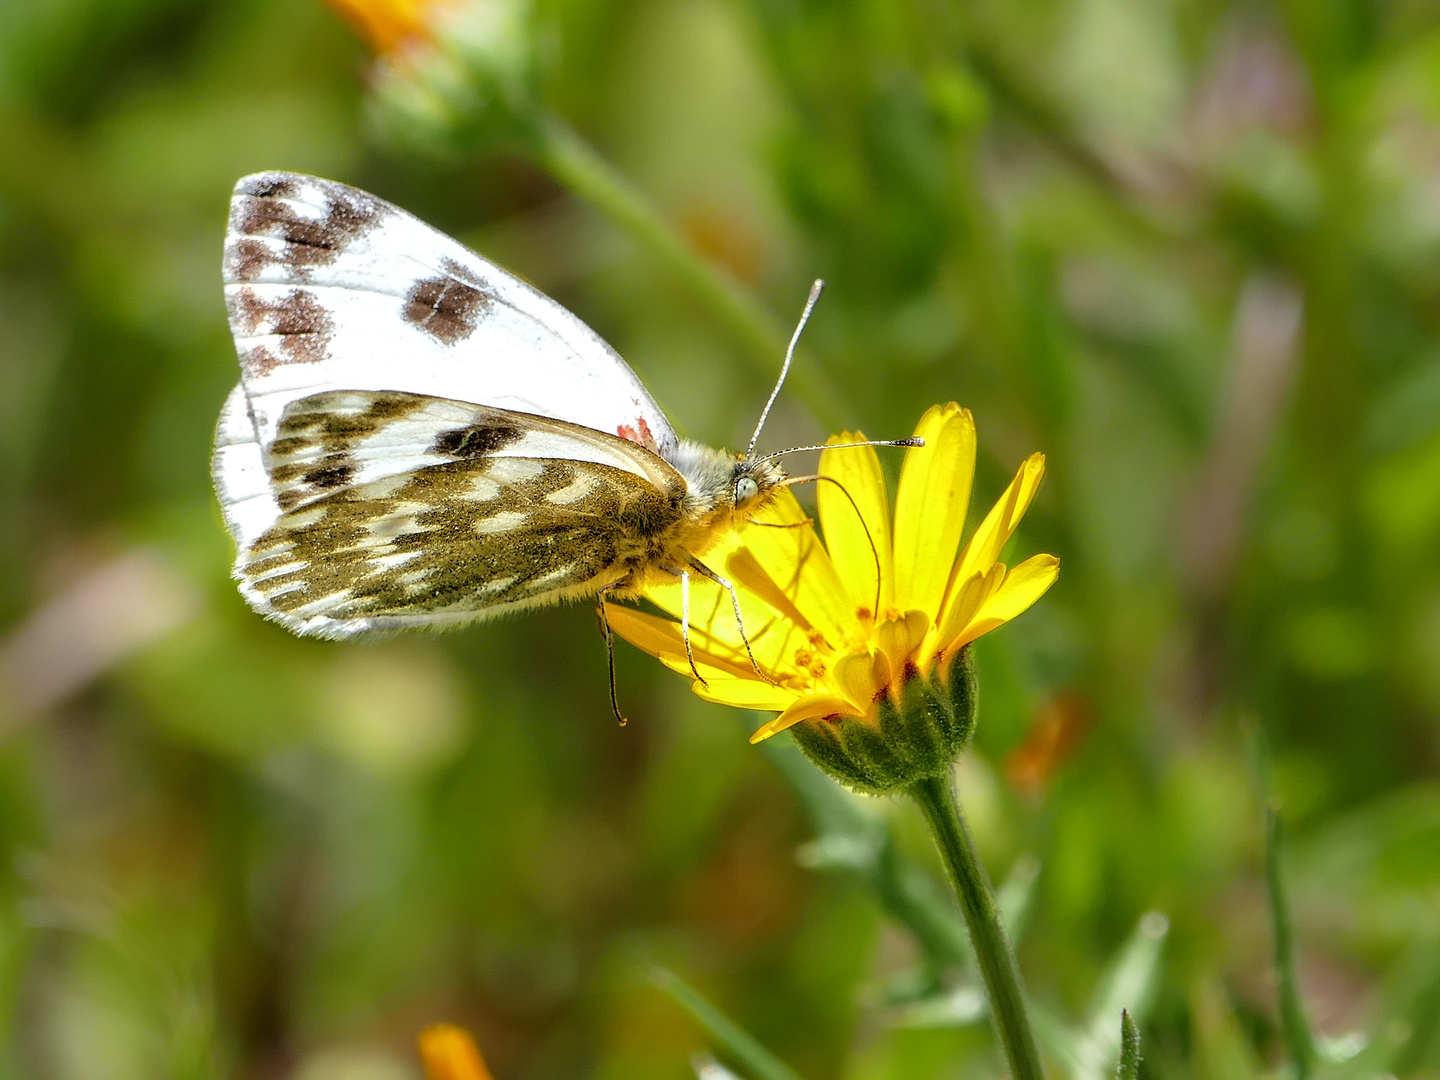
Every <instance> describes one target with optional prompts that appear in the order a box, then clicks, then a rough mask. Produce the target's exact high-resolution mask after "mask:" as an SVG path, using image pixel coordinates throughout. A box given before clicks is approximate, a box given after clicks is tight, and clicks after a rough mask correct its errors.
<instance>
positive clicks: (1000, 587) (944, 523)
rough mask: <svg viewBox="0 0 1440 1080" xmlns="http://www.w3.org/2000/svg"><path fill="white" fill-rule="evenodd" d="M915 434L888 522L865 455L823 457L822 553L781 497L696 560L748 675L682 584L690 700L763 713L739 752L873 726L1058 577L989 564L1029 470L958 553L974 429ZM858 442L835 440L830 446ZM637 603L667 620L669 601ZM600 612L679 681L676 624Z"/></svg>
mask: <svg viewBox="0 0 1440 1080" xmlns="http://www.w3.org/2000/svg"><path fill="white" fill-rule="evenodd" d="M915 434H916V435H917V436H919V437H921V438H923V439H924V440H925V445H924V446H923V447H918V448H914V449H910V450H907V451H906V456H905V462H904V466H903V468H902V470H901V475H900V487H899V490H898V492H897V494H896V498H895V503H894V509H893V519H892V510H891V506H890V502H889V500H888V498H887V495H886V491H885V481H884V477H883V475H882V473H881V469H880V461H879V458H878V457H877V456H876V454H875V451H874V450H873V449H872V448H870V447H859V448H851V449H829V450H826V451H825V452H824V453H823V454H822V455H821V458H820V475H822V476H824V477H828V478H830V479H829V480H826V481H822V482H820V484H819V487H818V491H817V499H818V503H819V517H820V525H821V528H822V530H823V532H824V537H825V542H824V544H822V543H821V542H820V540H819V538H818V537H817V536H816V534H815V531H814V529H813V527H812V524H811V523H810V522H809V521H808V520H807V518H806V516H805V514H804V512H803V511H802V510H801V508H800V504H799V503H798V502H796V500H795V498H794V496H793V495H791V494H790V493H789V491H782V492H781V493H780V495H779V496H778V497H777V498H776V500H775V501H774V502H773V503H772V504H771V505H770V506H769V507H767V508H766V509H765V511H763V512H762V513H761V514H760V515H758V516H757V517H756V518H755V519H753V520H752V522H751V523H750V524H747V525H746V526H744V527H743V528H742V529H740V530H738V531H737V532H736V533H734V534H733V535H731V536H730V537H728V538H727V539H726V540H725V541H724V542H722V544H721V546H720V547H719V548H718V549H716V550H714V551H711V552H709V553H708V554H707V555H706V562H707V563H708V564H709V565H710V566H712V567H714V568H715V569H716V570H717V571H718V572H720V573H722V574H723V575H724V576H726V577H728V578H729V579H730V580H731V581H732V582H733V583H734V585H735V588H736V590H737V592H738V593H739V595H740V604H741V608H742V612H743V615H744V627H745V634H746V635H747V636H748V637H749V640H750V643H751V646H752V649H753V651H754V655H755V660H756V663H757V664H758V666H759V667H760V669H761V671H762V672H763V675H762V674H759V673H757V672H756V670H755V668H754V667H752V665H751V663H750V660H749V658H748V657H747V656H746V654H745V648H744V642H743V640H742V639H741V636H740V631H739V629H738V628H737V625H736V622H735V616H734V612H733V609H732V607H731V604H730V599H729V597H728V596H727V595H726V594H725V592H724V591H723V590H722V589H720V588H719V587H718V586H716V585H713V584H711V583H710V582H707V581H703V580H697V581H695V582H693V583H692V585H691V599H690V609H691V610H690V641H691V644H692V648H693V651H694V655H695V664H696V668H697V669H698V671H699V672H700V675H701V676H702V677H703V678H702V680H696V681H694V683H693V684H692V689H693V690H694V691H695V693H696V694H698V695H699V696H700V697H702V698H705V699H706V700H707V701H717V702H720V703H721V704H725V705H733V706H735V707H737V708H743V709H757V710H761V711H774V712H777V713H778V714H779V715H778V716H776V717H775V718H774V719H773V720H771V721H769V722H768V723H766V724H764V725H762V726H761V727H760V729H759V730H757V731H756V732H755V734H754V736H752V738H751V742H759V741H761V740H762V739H767V738H769V737H770V736H771V735H774V734H775V733H776V732H780V731H784V730H786V729H787V728H790V727H792V726H793V725H795V724H799V723H801V722H803V721H843V720H845V719H846V718H855V719H857V720H859V721H861V722H862V723H864V724H867V725H870V726H878V725H879V723H880V720H879V714H880V713H881V712H883V711H884V709H883V708H881V706H882V705H883V704H884V703H886V702H889V703H890V704H892V705H896V704H898V703H900V701H901V700H902V699H903V697H904V693H905V690H906V686H907V684H908V683H910V681H911V680H912V679H913V677H914V676H916V675H922V674H923V675H925V676H927V677H930V676H934V675H935V674H936V673H940V674H939V677H940V678H942V679H943V678H946V677H947V676H946V675H945V674H944V673H946V672H948V671H949V670H950V667H951V665H952V662H953V661H954V660H955V659H956V657H957V654H958V653H959V652H960V650H962V649H963V648H964V647H965V646H966V645H968V644H970V643H971V642H972V641H974V640H975V639H976V638H978V637H980V636H981V635H982V634H987V633H989V632H990V631H991V630H994V629H995V628H996V627H998V626H1001V625H1003V624H1004V623H1006V622H1009V621H1010V620H1011V619H1013V618H1015V616H1017V615H1019V614H1020V613H1021V612H1023V611H1024V610H1025V609H1026V608H1028V607H1030V605H1031V604H1033V603H1035V601H1036V600H1038V599H1040V597H1041V596H1042V595H1043V594H1044V593H1045V590H1046V589H1048V588H1049V587H1050V585H1051V584H1052V583H1053V582H1054V580H1055V578H1056V575H1057V574H1058V573H1059V568H1060V563H1059V560H1058V559H1056V558H1055V557H1054V556H1053V555H1035V556H1032V557H1031V558H1029V559H1026V560H1025V561H1024V562H1022V563H1020V564H1019V565H1018V566H1015V567H1013V568H1007V567H1006V566H1005V564H1004V563H1002V562H1000V561H999V558H1000V553H1001V551H1002V550H1003V549H1004V547H1005V544H1006V542H1007V541H1008V540H1009V539H1010V536H1011V534H1012V533H1013V532H1014V531H1015V528H1016V526H1018V525H1019V524H1020V519H1021V518H1022V517H1023V516H1024V515H1025V511H1026V509H1027V508H1028V507H1029V506H1030V501H1031V499H1033V498H1034V496H1035V492H1036V490H1037V489H1038V488H1039V486H1040V480H1041V478H1042V476H1043V475H1044V472H1045V459H1044V457H1043V456H1042V455H1040V454H1033V455H1031V457H1029V458H1028V459H1027V460H1026V461H1025V463H1024V464H1023V465H1021V466H1020V470H1019V472H1017V473H1016V475H1015V479H1014V480H1013V481H1012V482H1011V484H1010V486H1009V487H1008V488H1007V489H1006V491H1005V494H1004V495H1002V496H1001V497H1000V500H999V501H998V502H997V503H996V504H995V506H994V507H993V508H992V509H991V511H990V513H989V514H988V515H986V517H985V519H984V521H982V522H981V523H980V525H979V527H978V528H977V529H976V530H975V532H974V533H973V534H971V536H970V539H969V540H968V542H966V543H965V545H964V546H963V547H961V544H960V541H961V537H962V534H963V532H964V528H965V516H966V511H967V507H968V504H969V501H970V482H971V478H972V476H973V475H974V471H975V423H974V421H973V420H972V419H971V416H970V413H969V411H968V410H966V409H962V408H960V407H959V406H958V405H956V404H954V403H953V402H952V403H950V404H948V405H944V406H938V405H937V406H935V407H933V408H931V409H930V410H929V411H928V412H926V413H925V415H924V416H923V417H922V418H921V419H920V423H919V425H918V426H917V427H916V429H915ZM863 438H864V436H863V435H861V434H859V433H851V432H845V433H843V434H841V435H838V436H833V437H832V438H831V440H830V442H831V443H837V442H855V441H858V440H861V439H863ZM832 481H833V482H832ZM957 553H958V554H957ZM646 596H647V597H648V598H649V599H650V600H652V601H654V603H655V604H657V605H658V606H659V607H660V608H662V609H664V610H665V611H668V612H670V613H671V614H672V615H676V616H679V615H680V611H681V595H680V587H679V586H678V585H665V586H660V587H655V588H651V589H649V590H647V592H646ZM607 612H608V615H609V619H610V625H611V626H612V627H613V628H614V630H615V632H616V633H618V634H619V635H620V636H621V637H623V638H625V639H626V640H627V641H629V642H631V643H632V644H634V645H636V646H637V647H639V648H641V649H643V650H644V651H646V652H648V653H650V654H651V655H653V656H655V657H658V658H659V659H660V661H661V662H662V663H664V664H665V665H666V666H667V667H670V668H671V669H673V670H674V671H677V672H679V673H681V674H684V675H689V674H690V663H689V661H688V660H687V659H686V656H685V643H684V639H683V637H682V636H681V632H680V624H679V623H678V622H675V621H672V620H670V619H664V618H660V617H657V616H653V615H649V614H646V613H644V612H640V611H635V610H632V609H629V608H621V607H611V608H607ZM966 734H967V735H968V731H967V732H966Z"/></svg>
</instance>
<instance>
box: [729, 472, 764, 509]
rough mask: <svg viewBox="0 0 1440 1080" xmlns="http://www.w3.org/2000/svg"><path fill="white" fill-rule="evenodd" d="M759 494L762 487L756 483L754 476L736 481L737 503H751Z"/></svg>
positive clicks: (743, 477)
mask: <svg viewBox="0 0 1440 1080" xmlns="http://www.w3.org/2000/svg"><path fill="white" fill-rule="evenodd" d="M759 494H760V485H759V484H757V483H755V478H754V477H753V476H742V477H740V479H739V480H736V481H735V501H736V502H737V503H743V502H749V501H750V500H751V499H753V498H754V497H755V496H756V495H759Z"/></svg>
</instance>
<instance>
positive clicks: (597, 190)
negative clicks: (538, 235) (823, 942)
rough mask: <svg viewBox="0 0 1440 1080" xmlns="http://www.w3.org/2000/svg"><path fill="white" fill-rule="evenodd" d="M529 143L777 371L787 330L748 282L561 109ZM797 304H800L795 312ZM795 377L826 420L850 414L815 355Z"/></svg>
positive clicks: (761, 363) (835, 421)
mask: <svg viewBox="0 0 1440 1080" xmlns="http://www.w3.org/2000/svg"><path fill="white" fill-rule="evenodd" d="M529 145H530V148H531V152H532V153H533V154H534V156H535V157H536V159H537V160H538V161H539V163H540V164H541V165H542V166H544V167H545V169H547V170H548V171H549V172H550V173H551V174H552V175H553V176H554V177H555V178H556V179H557V180H559V181H560V183H562V184H564V185H565V186H566V187H567V188H569V189H570V190H571V191H573V192H574V193H575V194H577V195H579V196H580V197H581V198H582V199H585V200H586V201H587V202H589V203H591V204H592V205H593V206H595V207H596V208H597V209H598V210H600V212H601V213H603V214H604V215H605V216H606V217H608V218H609V219H610V220H611V221H613V222H614V223H615V224H616V225H618V226H619V227H620V228H621V229H622V230H624V232H625V233H626V234H627V235H629V236H630V237H631V238H632V239H634V240H635V242H636V243H638V244H640V245H641V246H642V247H643V248H644V249H645V250H646V251H647V252H648V253H649V254H650V255H651V256H652V257H654V258H655V259H657V260H658V261H659V262H660V263H661V264H662V265H663V266H664V267H665V268H666V269H667V270H668V271H669V272H670V274H671V275H673V277H674V278H675V280H676V281H678V282H679V283H680V284H681V285H683V286H684V287H685V289H686V290H687V291H688V292H689V293H690V295H691V296H692V297H693V298H694V299H695V300H697V301H698V302H699V303H700V304H702V305H703V306H704V307H705V308H706V310H708V311H709V312H710V313H711V314H712V315H713V316H714V317H715V319H716V321H718V322H719V323H720V324H721V325H722V326H723V327H724V328H725V329H726V330H727V331H728V332H729V334H730V336H731V337H732V338H733V339H734V341H735V343H736V344H737V345H739V346H740V347H741V348H742V349H743V350H744V352H745V355H746V356H748V357H749V358H750V359H751V361H752V363H753V366H754V367H755V369H756V371H757V372H760V373H762V374H766V375H768V376H770V377H773V376H774V375H775V374H776V372H777V371H778V370H779V367H780V361H781V359H782V358H783V357H784V355H785V346H786V345H787V344H788V342H789V331H788V330H787V329H786V328H785V327H784V326H782V325H781V324H780V323H779V322H777V321H776V319H775V318H774V317H773V316H772V315H771V314H770V313H769V312H768V311H767V310H766V309H765V307H764V306H763V305H762V304H761V303H760V301H759V300H757V299H756V298H755V297H754V296H753V295H751V293H749V292H748V291H747V290H746V289H745V288H744V287H743V286H741V285H740V284H739V283H738V282H736V281H734V280H733V279H731V278H729V277H728V276H727V275H726V274H725V273H724V272H723V271H722V270H720V269H719V268H717V267H715V266H712V265H711V264H710V263H708V262H706V261H705V260H704V259H703V258H701V256H700V255H699V254H698V253H697V252H696V251H695V250H694V248H692V247H691V246H690V245H689V244H687V243H686V242H685V241H684V239H683V238H682V237H681V236H679V235H678V234H677V233H676V232H675V230H674V229H673V228H672V227H671V226H670V224H669V223H668V222H667V221H666V220H665V219H664V217H663V216H662V215H661V214H660V212H659V210H657V209H656V207H655V206H654V205H653V204H652V203H651V202H650V200H649V199H648V198H646V196H645V195H644V193H643V192H641V191H640V189H639V188H637V187H636V186H635V185H634V184H633V183H632V182H631V181H630V179H629V178H628V177H626V176H625V175H624V174H623V173H621V172H620V171H619V170H618V169H616V168H615V166H614V165H612V164H611V163H610V162H609V161H607V160H606V159H605V158H604V157H602V156H601V154H600V153H599V152H598V151H596V149H595V148H594V147H593V146H591V145H590V144H589V143H587V142H586V141H585V140H584V139H583V138H581V137H580V135H579V134H577V133H576V132H575V131H574V130H573V129H572V128H571V127H570V126H569V125H567V124H566V123H565V122H564V121H562V120H560V119H559V118H557V117H553V116H547V117H544V118H543V119H542V120H541V122H540V123H539V124H538V125H537V126H536V127H535V128H534V129H533V133H532V136H531V138H530V140H529ZM799 310H800V308H799V305H798V304H797V305H796V312H797V314H798V312H799ZM790 377H791V379H793V380H794V382H795V384H796V387H797V389H798V390H799V392H800V395H801V397H802V398H803V399H804V401H805V403H806V405H808V406H809V408H810V410H811V412H813V413H814V414H815V417H816V419H817V420H819V421H820V422H821V423H822V424H825V425H826V426H827V427H830V428H838V427H841V426H844V424H845V423H846V422H847V421H850V422H853V420H852V419H851V418H849V417H847V416H846V415H845V410H844V409H843V408H842V407H841V396H840V394H839V392H838V391H837V390H836V389H835V387H834V386H833V385H832V384H831V383H830V382H829V381H828V380H827V379H826V378H825V377H824V376H823V374H822V373H821V372H820V371H819V369H818V368H816V367H815V365H814V364H813V363H811V364H806V363H803V362H801V363H797V364H796V365H795V367H794V368H793V369H792V374H791V376H790Z"/></svg>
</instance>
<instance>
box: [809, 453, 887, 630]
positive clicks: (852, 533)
mask: <svg viewBox="0 0 1440 1080" xmlns="http://www.w3.org/2000/svg"><path fill="white" fill-rule="evenodd" d="M864 438H865V435H864V434H863V433H862V432H858V431H857V432H855V433H854V434H853V435H852V434H851V433H850V432H848V431H846V432H843V433H842V434H840V435H832V436H830V439H829V442H831V443H837V442H861V441H863V440H864ZM820 475H821V476H823V477H826V478H827V479H825V480H821V481H820V482H819V483H818V484H817V485H816V488H815V498H816V501H817V502H818V504H819V508H820V526H821V528H822V529H823V530H824V531H825V547H826V548H827V549H828V550H829V552H830V561H831V562H833V563H834V564H835V569H836V571H837V572H838V573H839V574H840V577H841V579H842V580H843V581H844V582H845V583H846V585H848V586H849V590H850V600H851V602H852V603H853V604H854V606H855V607H857V608H864V609H865V611H867V612H869V613H870V616H872V617H873V616H875V615H876V614H877V613H878V612H879V611H880V610H883V609H884V608H886V607H889V606H891V604H893V603H894V601H893V600H892V599H891V598H890V596H889V595H888V594H889V593H890V592H891V580H890V579H891V568H890V562H891V560H890V506H889V500H888V499H887V498H886V496H885V475H884V473H882V472H881V471H880V458H879V457H878V456H876V453H875V448H874V447H871V446H852V447H847V448H846V449H844V450H826V451H825V452H824V453H822V454H821V455H820ZM851 500H854V501H853V502H852V501H851ZM877 570H878V572H879V575H880V576H879V579H878V581H877V579H876V572H877ZM877 585H878V586H879V587H878V588H877Z"/></svg>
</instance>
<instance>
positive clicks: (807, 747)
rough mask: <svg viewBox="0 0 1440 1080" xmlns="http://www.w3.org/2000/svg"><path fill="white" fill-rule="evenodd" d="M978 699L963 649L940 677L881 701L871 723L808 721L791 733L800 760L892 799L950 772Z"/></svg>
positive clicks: (919, 678) (916, 678) (916, 680)
mask: <svg viewBox="0 0 1440 1080" xmlns="http://www.w3.org/2000/svg"><path fill="white" fill-rule="evenodd" d="M978 696H979V684H978V683H977V682H976V679H975V665H974V662H973V660H972V659H971V656H970V648H969V646H966V647H965V648H963V649H961V650H960V651H959V652H958V653H956V654H955V658H954V660H952V661H951V663H950V668H949V670H948V671H947V672H945V674H944V677H943V678H941V677H940V672H939V671H938V670H936V671H934V672H932V673H931V674H930V675H925V674H922V673H920V672H915V673H914V674H912V675H911V676H910V677H909V678H908V679H906V680H905V684H904V686H903V688H902V690H901V694H900V700H899V702H898V703H896V702H895V701H893V700H892V699H891V698H890V697H889V696H888V695H887V696H885V697H882V698H881V699H880V700H879V701H878V702H877V703H876V705H875V708H874V710H873V711H872V713H871V715H870V716H866V717H861V718H854V717H843V718H840V719H838V720H811V721H807V722H805V723H801V724H796V725H795V726H794V727H792V728H791V729H790V733H791V735H792V736H793V737H794V739H795V742H796V743H797V744H798V745H799V747H800V749H801V750H803V751H804V752H805V756H806V757H808V758H809V759H810V760H811V761H813V762H814V763H815V764H816V765H818V766H819V767H820V768H821V769H823V770H824V771H825V772H827V773H829V774H830V775H831V776H833V777H834V778H835V779H836V780H839V781H840V782H841V783H842V784H844V785H845V786H846V787H848V788H851V789H853V790H855V791H858V792H861V793H862V794H866V795H891V794H894V793H896V792H900V791H904V790H905V789H907V788H909V787H910V786H911V785H912V784H914V783H915V782H916V781H917V780H921V779H924V778H926V777H933V776H943V775H945V774H946V773H948V772H949V771H950V767H951V765H953V764H954V762H955V759H956V758H957V757H959V755H960V751H961V750H963V749H964V748H965V744H966V743H968V742H969V741H970V736H971V734H972V733H973V732H974V730H975V708H976V703H977V699H978Z"/></svg>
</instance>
